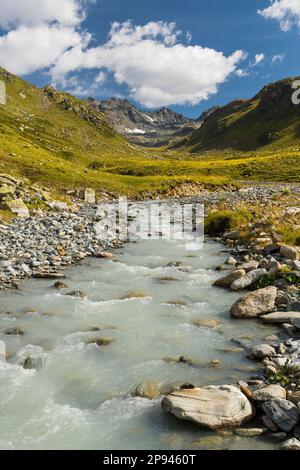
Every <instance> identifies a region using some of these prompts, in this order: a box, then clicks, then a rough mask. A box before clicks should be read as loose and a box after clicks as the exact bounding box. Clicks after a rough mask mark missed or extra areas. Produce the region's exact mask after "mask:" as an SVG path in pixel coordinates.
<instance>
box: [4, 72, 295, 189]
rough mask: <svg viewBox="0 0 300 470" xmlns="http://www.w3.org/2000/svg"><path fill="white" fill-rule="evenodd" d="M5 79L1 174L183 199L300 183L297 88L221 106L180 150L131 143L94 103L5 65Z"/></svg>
mask: <svg viewBox="0 0 300 470" xmlns="http://www.w3.org/2000/svg"><path fill="white" fill-rule="evenodd" d="M0 80H4V81H5V83H6V87H7V104H6V105H0V173H8V174H11V175H12V176H16V177H21V178H23V177H26V178H27V179H28V180H29V183H39V184H40V185H44V186H45V187H48V188H51V189H54V190H55V191H56V193H59V194H65V193H66V191H67V190H70V189H76V190H79V189H81V188H83V187H92V188H94V189H96V190H97V192H98V194H101V193H103V192H109V193H113V194H115V195H119V194H127V195H128V196H130V197H145V196H150V195H152V196H156V195H157V194H164V195H165V194H166V195H172V196H173V195H175V194H178V195H189V194H192V193H193V192H197V191H199V189H202V188H206V189H216V188H219V187H223V185H228V184H232V183H233V182H235V181H237V180H251V179H252V180H257V181H280V182H282V181H291V182H298V181H299V177H300V141H299V139H300V123H299V124H298V122H299V117H300V113H299V111H298V108H297V107H291V103H290V95H289V101H288V102H285V98H286V96H287V95H286V93H285V92H284V93H283V97H281V98H280V100H279V101H278V96H277V92H278V87H277V86H276V87H275V89H272V88H271V91H270V90H269V89H267V88H266V91H265V92H264V91H263V92H261V93H262V95H261V96H260V94H259V95H257V97H255V98H254V99H253V100H249V101H243V102H241V101H237V102H235V103H231V104H229V105H228V106H226V107H224V108H219V109H217V110H216V111H215V112H214V113H212V115H211V116H210V117H209V118H208V119H207V120H206V121H205V124H204V125H203V127H202V128H201V129H200V131H198V132H197V133H195V134H193V135H192V137H191V139H190V140H189V142H188V145H187V146H181V147H178V148H177V149H173V150H170V149H167V148H160V149H144V148H139V147H136V146H135V145H133V144H131V143H129V142H127V141H126V139H125V138H124V137H122V136H119V135H117V134H116V133H115V131H114V130H113V129H112V128H111V127H110V126H109V124H108V123H107V122H106V118H105V116H104V115H103V114H102V113H100V112H99V111H97V110H96V109H94V108H93V107H92V106H91V105H90V104H89V103H88V102H86V101H83V100H79V99H77V98H74V97H72V96H71V95H68V94H66V93H61V92H58V91H55V90H54V89H52V88H50V87H46V88H44V89H38V88H36V87H34V86H32V85H30V84H28V83H27V82H25V81H23V80H21V79H19V78H17V77H15V76H14V75H11V74H9V73H8V72H6V71H5V70H3V69H0ZM281 83H282V84H283V85H282V86H283V91H285V87H286V83H285V82H281ZM288 86H289V85H288ZM274 94H275V95H276V96H277V98H276V96H275V99H274ZM270 100H271V105H272V109H273V111H272V113H271V114H270V109H271V108H270ZM276 103H277V104H276ZM283 105H284V106H285V108H284V109H285V111H284V112H283V110H282V106H283ZM284 106H283V107H284ZM299 109H300V108H299ZM258 117H259V119H258ZM275 124H276V126H275ZM284 126H285V127H284ZM298 132H299V137H298ZM266 133H267V134H270V133H271V136H269V137H268V139H269V140H270V139H271V142H268V143H267V144H264V145H263V144H262V142H261V141H260V143H259V145H258V144H257V136H261V135H265V134H266ZM276 133H277V134H276ZM275 134H276V135H275ZM272 136H273V137H272ZM275 137H276V138H275Z"/></svg>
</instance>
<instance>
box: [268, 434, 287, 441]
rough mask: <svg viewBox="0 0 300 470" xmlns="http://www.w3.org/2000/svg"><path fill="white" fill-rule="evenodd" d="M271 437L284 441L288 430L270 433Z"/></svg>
mask: <svg viewBox="0 0 300 470" xmlns="http://www.w3.org/2000/svg"><path fill="white" fill-rule="evenodd" d="M270 437H271V438H272V439H273V440H274V441H276V442H283V441H285V440H286V438H287V433H286V432H275V433H273V434H270Z"/></svg>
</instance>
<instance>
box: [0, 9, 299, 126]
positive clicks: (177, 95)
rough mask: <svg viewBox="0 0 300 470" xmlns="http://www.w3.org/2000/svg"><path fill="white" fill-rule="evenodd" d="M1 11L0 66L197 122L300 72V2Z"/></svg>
mask: <svg viewBox="0 0 300 470" xmlns="http://www.w3.org/2000/svg"><path fill="white" fill-rule="evenodd" d="M0 8H1V10H0V11H1V17H0V65H2V66H4V67H6V68H7V69H9V70H11V71H12V72H14V73H17V74H19V75H22V76H24V77H25V78H26V79H28V80H29V81H31V82H33V83H35V84H37V85H38V86H43V85H45V84H47V83H49V82H51V83H52V84H54V85H55V86H56V87H58V88H61V89H65V90H68V91H70V92H72V93H74V94H77V95H78V96H82V97H87V96H94V97H96V98H99V99H106V98H110V97H112V96H120V97H124V98H129V99H130V100H131V101H133V102H134V103H135V104H137V105H138V106H140V107H147V108H150V107H151V108H156V107H160V106H162V105H166V106H169V107H171V108H172V109H174V110H176V111H178V112H181V113H183V114H185V115H187V116H190V117H198V116H199V115H200V113H201V112H202V111H203V110H205V109H207V108H209V107H211V106H214V105H217V104H224V103H227V102H229V101H231V100H234V99H236V98H246V97H250V96H253V95H254V94H255V93H257V92H258V91H259V89H260V88H262V86H264V85H265V84H266V83H269V82H271V81H276V80H278V79H280V78H284V77H287V76H297V75H300V74H299V66H298V57H299V40H300V34H299V33H300V0H243V1H237V0H226V1H224V0H210V1H206V0H185V1H182V0H0ZM258 10H260V13H259V12H258ZM128 20H131V22H130V23H129V22H128ZM112 25H114V26H113V27H112Z"/></svg>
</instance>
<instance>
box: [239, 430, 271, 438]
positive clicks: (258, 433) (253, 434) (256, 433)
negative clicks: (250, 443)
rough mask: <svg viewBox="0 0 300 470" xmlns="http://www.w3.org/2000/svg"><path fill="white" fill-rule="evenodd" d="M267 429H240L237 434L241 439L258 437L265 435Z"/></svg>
mask: <svg viewBox="0 0 300 470" xmlns="http://www.w3.org/2000/svg"><path fill="white" fill-rule="evenodd" d="M266 431H267V430H266V428H238V429H236V430H235V433H236V434H237V435H238V436H240V437H257V436H261V435H262V434H265V432H266Z"/></svg>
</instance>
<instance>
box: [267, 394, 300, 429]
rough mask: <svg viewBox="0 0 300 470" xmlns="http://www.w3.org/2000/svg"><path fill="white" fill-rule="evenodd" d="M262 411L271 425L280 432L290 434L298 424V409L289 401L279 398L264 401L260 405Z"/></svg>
mask: <svg viewBox="0 0 300 470" xmlns="http://www.w3.org/2000/svg"><path fill="white" fill-rule="evenodd" d="M262 409H263V411H264V412H265V413H266V415H267V416H268V417H269V418H270V419H271V420H272V421H273V423H274V424H275V425H276V426H277V427H278V428H279V429H281V430H282V431H285V432H290V431H292V429H294V427H295V426H296V424H297V423H298V419H299V412H298V409H297V407H296V406H295V405H294V404H293V403H291V402H290V401H287V400H283V399H279V398H277V399H274V400H270V401H266V402H265V403H264V404H263V405H262Z"/></svg>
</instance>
